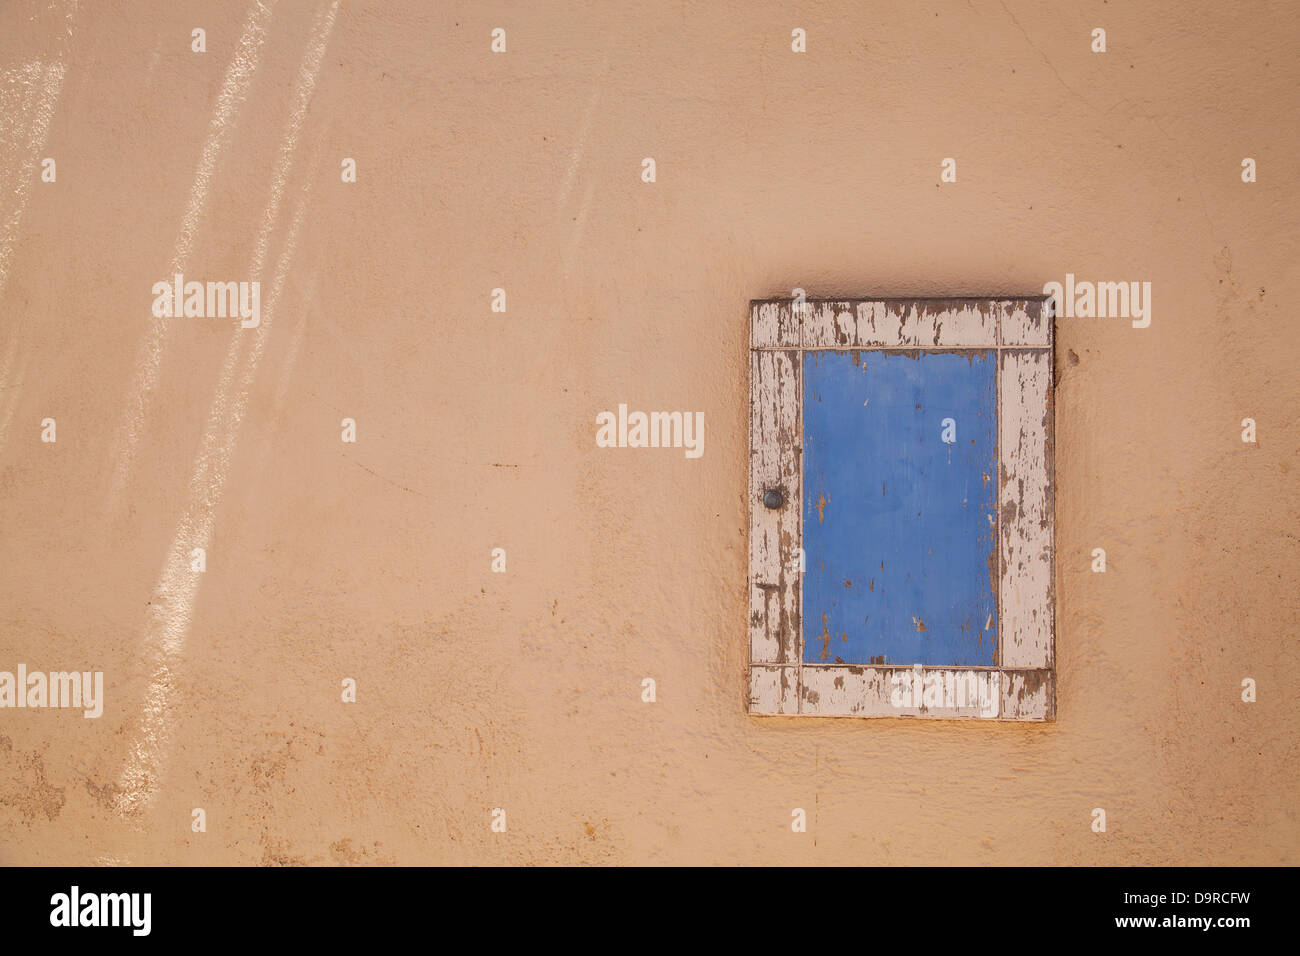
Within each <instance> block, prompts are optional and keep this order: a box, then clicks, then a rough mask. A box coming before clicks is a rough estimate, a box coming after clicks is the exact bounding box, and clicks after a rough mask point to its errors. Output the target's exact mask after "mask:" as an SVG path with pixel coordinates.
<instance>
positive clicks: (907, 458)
mask: <svg viewBox="0 0 1300 956" xmlns="http://www.w3.org/2000/svg"><path fill="white" fill-rule="evenodd" d="M945 419H952V425H951V429H952V430H955V434H953V433H952V431H951V430H950V434H949V436H947V437H952V438H954V439H955V440H954V441H953V443H952V444H948V443H946V442H945V441H944V440H943V439H944V437H945V435H944V429H945V421H944V420H945ZM803 435H804V474H803V499H804V504H803V528H804V532H803V541H804V550H805V552H806V560H807V570H806V572H805V574H804V578H803V621H804V625H803V628H804V661H805V662H806V663H818V662H825V663H836V662H841V663H846V664H872V663H875V664H965V665H987V666H991V665H992V664H993V663H994V660H993V652H994V646H995V642H996V635H997V592H996V584H995V582H996V580H997V563H996V562H997V557H996V544H997V525H996V522H995V520H994V519H995V518H996V511H997V440H996V439H997V376H996V353H995V352H993V351H975V350H971V351H961V352H881V351H862V352H831V351H824V352H819V351H808V352H805V353H804V400H803Z"/></svg>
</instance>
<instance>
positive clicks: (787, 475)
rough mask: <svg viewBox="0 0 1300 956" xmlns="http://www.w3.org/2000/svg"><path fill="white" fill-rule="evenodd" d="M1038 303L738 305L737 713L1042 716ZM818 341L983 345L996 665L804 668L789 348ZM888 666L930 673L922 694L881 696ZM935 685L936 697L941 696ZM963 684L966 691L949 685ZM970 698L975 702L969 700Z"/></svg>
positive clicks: (1046, 364) (1042, 391)
mask: <svg viewBox="0 0 1300 956" xmlns="http://www.w3.org/2000/svg"><path fill="white" fill-rule="evenodd" d="M1049 302H1050V300H1049V299H1048V298H1047V297H1042V298H1028V299H1002V298H954V299H847V300H826V299H808V300H805V301H798V300H793V299H768V300H759V301H754V302H751V303H750V331H751V337H750V362H749V369H750V436H749V594H750V599H749V635H750V638H749V639H750V656H749V712H750V713H751V714H758V715H784V716H806V717H931V718H936V717H937V718H949V719H951V718H971V719H986V720H988V719H991V720H1030V721H1043V720H1054V719H1055V715H1056V680H1055V634H1056V626H1055V555H1054V547H1053V482H1052V451H1053V448H1052V445H1053V440H1054V436H1053V433H1054V427H1053V426H1054V421H1053V416H1054V405H1053V383H1052V365H1053V330H1052V326H1053V322H1052V318H1051V310H1050V305H1049ZM823 349H833V350H863V351H866V350H873V349H875V350H881V349H890V350H898V349H904V350H926V349H931V350H936V349H937V350H944V351H947V350H952V349H992V350H996V352H997V364H996V375H997V396H998V398H997V400H998V422H997V452H998V475H999V480H998V508H997V519H996V520H997V522H998V529H997V541H998V561H999V564H1000V568H999V573H998V577H997V580H998V582H999V584H998V595H997V600H998V605H997V607H998V642H997V647H996V650H995V656H994V666H992V667H934V666H907V665H897V666H867V665H848V664H821V663H817V664H811V663H804V660H803V627H802V581H801V572H800V571H799V570H798V562H799V554H800V549H802V547H803V529H802V515H803V489H802V487H801V481H802V475H803V382H802V380H801V376H802V368H803V363H802V358H803V356H802V353H803V352H804V351H812V350H823ZM771 490H777V491H780V492H781V495H782V498H783V503H782V504H781V505H780V507H777V508H774V509H773V508H768V507H766V506H765V504H764V501H763V498H764V495H765V493H766V492H768V491H771ZM900 671H910V672H911V674H910V675H907V680H909V681H915V682H916V683H915V684H913V685H912V686H916V687H917V688H918V689H919V688H921V687H922V686H925V685H926V683H931V684H933V685H934V686H935V688H936V692H935V693H934V694H933V695H924V694H918V695H917V697H918V698H919V699H914V700H912V701H908V700H906V697H905V696H903V695H899V694H896V693H891V690H893V689H894V688H895V687H896V686H899V685H900V681H903V679H904V675H901V674H899V672H900ZM901 686H908V685H907V684H906V683H903V684H901ZM940 687H943V688H945V689H946V690H947V691H948V692H947V693H939V692H938V689H939V688H940ZM963 689H969V690H968V692H967V693H965V694H961V690H963ZM977 689H978V690H977ZM953 690H957V691H958V694H959V695H960V696H954V695H953V693H952V691H953ZM978 693H983V694H985V695H986V696H985V697H984V698H983V699H982V700H981V699H980V698H979V697H978V695H977V694H978ZM891 697H892V698H893V699H892V700H891ZM927 699H928V703H927ZM900 704H901V705H902V706H900Z"/></svg>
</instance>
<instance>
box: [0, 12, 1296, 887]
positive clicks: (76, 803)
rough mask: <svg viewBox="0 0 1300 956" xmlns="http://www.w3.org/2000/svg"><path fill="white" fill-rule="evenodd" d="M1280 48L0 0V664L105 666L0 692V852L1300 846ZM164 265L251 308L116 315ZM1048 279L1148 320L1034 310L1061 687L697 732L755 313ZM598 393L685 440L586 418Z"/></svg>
mask: <svg viewBox="0 0 1300 956" xmlns="http://www.w3.org/2000/svg"><path fill="white" fill-rule="evenodd" d="M196 26H201V27H203V28H204V29H206V31H207V46H208V51H207V53H205V54H202V55H198V54H193V53H191V52H190V49H189V37H190V30H191V29H192V28H194V27H196ZM497 26H501V27H504V28H505V29H506V30H507V36H508V52H507V53H506V54H504V55H493V54H491V53H490V52H489V42H490V37H489V34H490V31H491V29H492V28H493V27H497ZM1098 26H1100V27H1104V28H1105V29H1106V30H1107V35H1108V46H1109V51H1108V52H1107V53H1105V54H1093V53H1091V52H1090V51H1089V43H1090V32H1091V30H1092V29H1093V28H1094V27H1098ZM794 27H802V28H804V29H806V30H807V31H808V52H807V53H806V54H802V55H796V54H793V53H791V51H790V31H791V29H792V28H794ZM1298 33H1300V28H1298V26H1297V18H1296V16H1295V12H1294V8H1293V7H1292V6H1290V5H1289V4H1271V3H1247V4H1241V5H1224V4H1221V3H1209V2H1200V0H1198V2H1188V3H1184V4H1181V5H1179V7H1178V9H1177V11H1176V12H1170V10H1169V8H1167V7H1166V6H1164V5H1160V4H1154V3H1139V4H1109V5H1107V4H1104V3H1082V4H1074V5H1070V6H1068V7H1057V6H1055V5H1050V6H1049V5H1040V4H1034V3H1023V2H1010V0H1009V2H1006V3H1001V2H988V0H972V2H970V3H964V2H963V3H949V2H936V3H929V4H922V5H913V4H878V5H870V6H867V5H863V4H857V3H819V4H811V5H807V6H805V7H802V8H799V9H793V8H791V6H790V5H789V4H775V3H756V4H751V3H739V2H719V3H712V4H679V3H663V4H627V5H624V6H619V5H608V4H597V3H585V2H584V3H538V4H528V5H519V6H518V7H517V8H516V7H508V6H506V5H496V4H482V3H463V4H450V3H448V4H428V3H423V2H415V0H397V2H383V3H381V2H373V3H360V2H344V3H341V4H340V5H338V7H337V9H336V10H333V9H332V8H331V7H330V5H329V4H327V3H315V4H314V3H308V2H300V0H279V2H277V3H275V4H273V5H268V10H267V13H266V14H265V15H262V14H259V13H258V11H256V10H254V9H252V8H251V7H250V6H249V4H248V3H242V2H241V3H228V4H227V3H222V4H197V3H188V2H168V3H162V2H159V3H130V4H128V3H90V2H83V3H81V4H80V6H79V8H78V9H76V10H75V11H72V12H69V11H68V9H67V5H62V4H57V3H46V2H39V3H38V2H15V3H9V4H5V5H4V6H3V8H2V9H0V73H2V74H3V77H0V84H2V85H0V97H2V98H3V101H2V102H0V374H2V375H3V378H2V380H0V669H6V670H13V669H14V668H15V667H16V666H17V664H18V663H20V662H23V663H26V664H28V665H29V666H30V667H31V668H33V669H35V668H45V669H65V668H78V669H86V670H102V671H103V672H104V675H105V685H106V686H105V691H106V698H107V700H106V704H105V712H104V715H103V716H102V717H101V718H99V719H97V720H87V719H83V718H82V717H81V716H80V714H79V713H72V712H69V711H65V710H27V709H24V710H8V709H6V710H3V711H0V863H40V864H57V863H66V864H72V863H94V862H105V863H107V862H129V863H136V864H146V863H168V864H194V863H216V864H247V863H254V864H257V863H267V864H283V863H311V864H334V863H362V864H375V863H404V864H412V863H430V862H437V863H651V864H666V863H746V864H749V863H785V864H812V863H860V864H931V863H960V864H1013V863H1044V864H1058V863H1061V864H1064V863H1081V864H1128V863H1295V862H1296V861H1297V850H1298V848H1300V825H1298V822H1297V800H1296V789H1297V788H1296V784H1297V750H1296V743H1297V738H1296V727H1297V716H1298V714H1297V706H1296V702H1295V700H1296V689H1297V687H1300V664H1298V663H1297V661H1298V660H1300V658H1298V657H1297V655H1296V654H1295V651H1294V644H1295V636H1296V632H1297V626H1298V625H1300V599H1298V598H1297V590H1296V572H1297V569H1298V567H1300V552H1298V548H1300V542H1298V540H1297V518H1296V508H1295V502H1296V491H1297V484H1296V482H1297V476H1298V475H1300V456H1297V447H1300V428H1297V425H1296V421H1295V417H1296V409H1297V408H1300V388H1298V387H1297V375H1296V363H1297V359H1300V325H1298V324H1297V322H1296V316H1295V308H1294V305H1295V302H1296V301H1297V297H1298V296H1300V273H1298V272H1297V268H1296V259H1295V244H1294V227H1295V210H1296V208H1297V205H1298V204H1297V200H1298V199H1300V195H1298V193H1300V188H1298V187H1297V185H1296V184H1297V182H1298V181H1300V177H1298V175H1297V174H1298V170H1297V154H1298V153H1300V133H1297V127H1296V124H1295V122H1294V117H1295V111H1296V106H1297V101H1296V100H1297V93H1296V90H1297V89H1298V88H1300V82H1298V81H1300V60H1297V58H1296V56H1295V50H1296V44H1297V39H1298V38H1300V37H1298ZM241 38H242V45H241ZM241 50H242V53H241ZM241 56H242V59H238V57H241ZM232 62H234V69H232ZM43 104H44V105H43ZM46 107H48V109H47V111H46V113H44V114H43V113H42V112H41V111H42V109H44V108H46ZM42 116H44V117H45V120H42V119H41V117H42ZM46 120H47V122H46ZM45 156H51V157H54V158H55V159H56V160H57V172H58V178H57V181H56V182H55V183H52V184H49V183H42V182H41V181H40V170H39V165H38V163H39V158H41V157H45ZM1246 156H1250V157H1253V158H1255V159H1256V160H1257V162H1258V164H1259V181H1258V182H1257V183H1255V184H1244V183H1242V181H1241V178H1240V170H1241V167H1240V164H1241V160H1242V158H1243V157H1246ZM343 157H353V158H355V159H356V162H357V170H358V181H357V182H356V183H355V184H344V183H342V182H340V176H339V169H340V162H341V160H342V159H343ZM644 157H653V158H654V159H655V160H656V163H657V174H658V181H657V182H656V183H654V184H652V185H650V184H645V183H643V182H641V179H640V170H641V160H642V159H643V158H644ZM945 157H953V158H955V159H956V161H957V169H958V181H957V182H956V183H944V184H940V181H939V175H940V163H941V161H942V160H943V159H944V158H945ZM295 221H296V222H297V227H296V231H295V227H294V223H295ZM178 258H183V259H184V261H185V270H184V271H185V272H186V274H187V277H192V278H195V279H199V280H208V279H213V280H218V279H219V280H223V281H225V280H231V281H239V280H248V279H250V278H253V277H254V276H253V275H252V272H253V270H254V266H255V265H256V264H257V263H259V262H260V263H261V265H260V270H261V271H260V275H261V281H262V287H263V326H262V328H261V329H260V330H244V331H240V330H239V329H238V328H237V324H236V323H234V322H230V321H226V320H213V319H197V318H191V319H177V320H172V321H170V322H169V323H167V324H166V328H165V329H164V330H162V332H161V333H160V334H158V335H157V336H156V338H151V336H154V332H153V331H152V330H153V328H154V319H153V317H152V316H151V314H150V304H151V300H152V296H151V294H150V288H151V286H152V284H153V283H154V282H156V281H158V280H160V279H163V278H166V277H167V276H168V275H169V274H170V270H171V267H172V264H173V262H175V261H177V259H178ZM1067 272H1072V273H1074V274H1075V275H1076V276H1077V277H1079V278H1080V279H1087V280H1092V281H1149V282H1151V284H1152V290H1153V292H1152V305H1153V309H1152V322H1151V325H1150V327H1149V328H1146V329H1134V328H1132V327H1131V325H1130V323H1129V322H1128V321H1127V320H1126V319H1116V318H1107V319H1096V318H1087V319H1068V318H1062V319H1061V320H1059V323H1058V327H1057V336H1058V337H1057V351H1058V359H1057V361H1058V369H1057V393H1056V414H1057V418H1056V440H1057V446H1056V449H1055V455H1056V459H1055V460H1056V543H1057V572H1056V574H1057V580H1056V593H1057V600H1058V606H1057V614H1058V634H1057V644H1056V661H1057V680H1058V688H1057V717H1056V721H1055V722H1054V723H1052V724H1050V725H1035V726H1017V725H996V726H995V725H989V724H983V723H978V724H972V723H947V722H930V723H926V722H919V721H907V720H880V721H871V722H864V721H855V720H824V721H821V720H819V721H814V722H798V721H794V720H790V719H784V718H758V717H750V716H747V715H746V712H745V710H746V700H747V695H748V692H749V688H748V673H747V663H748V650H749V649H748V634H747V624H746V617H747V601H748V596H747V590H746V562H747V543H746V537H745V534H746V532H745V528H746V514H747V502H746V494H747V490H746V489H747V467H748V462H747V435H748V416H749V411H748V406H747V401H748V368H747V363H748V360H749V359H748V318H749V312H748V303H749V301H750V300H751V299H754V298H763V297H776V296H788V295H790V290H791V289H793V288H795V287H801V288H804V289H806V290H808V293H809V295H817V296H871V295H892V296H933V295H962V294H965V295H997V294H1019V295H1029V294H1037V293H1039V292H1041V290H1042V286H1043V284H1044V283H1045V282H1049V281H1057V282H1061V281H1063V280H1064V276H1065V273H1067ZM277 281H278V283H279V290H280V291H279V293H278V296H277V298H276V302H275V306H274V309H273V310H272V311H271V312H270V313H268V307H267V300H268V299H269V298H270V297H271V292H272V287H273V286H274V285H275V284H276V283H277ZM496 287H504V288H505V289H506V290H507V293H508V311H507V312H506V313H505V314H494V313H492V312H491V311H490V308H489V305H490V295H491V290H492V289H493V288H496ZM241 336H243V337H244V338H243V339H242V340H241V339H240V338H239V337H241ZM255 342H257V343H260V345H255V344H254V343H255ZM151 369H152V370H153V371H150V370H151ZM619 402H628V403H630V404H631V406H632V407H636V408H666V409H690V410H703V411H704V413H705V417H706V424H707V428H706V433H705V437H706V444H705V454H704V456H703V457H702V458H700V459H698V460H688V459H686V458H685V457H684V456H683V455H682V453H681V452H680V451H679V450H635V449H617V450H611V449H599V448H597V447H596V446H595V442H594V432H595V427H594V419H595V415H596V414H597V413H598V412H600V411H602V410H608V409H613V408H616V407H617V405H618V403H619ZM46 417H53V418H55V419H56V420H57V428H58V432H57V435H58V440H57V443H55V444H44V443H42V442H41V441H40V430H41V426H40V422H41V420H42V419H43V418H46ZM344 417H351V418H354V419H355V420H356V422H357V430H358V441H357V442H356V444H343V443H342V442H340V440H339V436H340V427H339V423H340V420H341V419H342V418H344ZM1245 417H1251V418H1254V419H1255V420H1256V421H1257V423H1258V434H1259V440H1258V443H1257V444H1253V445H1251V444H1243V443H1242V441H1241V439H1240V422H1241V420H1242V419H1243V418H1245ZM128 451H129V455H128ZM128 459H129V460H128ZM192 534H199V535H206V540H207V542H208V547H207V551H208V558H207V571H206V573H204V574H203V575H201V576H200V577H199V580H197V582H193V581H191V580H190V579H189V578H188V577H186V575H185V574H184V573H182V571H183V568H182V569H181V570H178V568H177V560H176V558H175V553H176V552H177V548H178V546H179V545H178V542H179V543H180V544H185V543H186V542H187V541H188V540H190V539H189V536H190V535H192ZM494 547H502V548H505V549H506V551H507V554H508V571H507V573H505V574H493V573H491V572H490V570H489V562H490V552H491V549H492V548H494ZM1095 547H1104V548H1105V549H1106V552H1107V557H1108V564H1109V568H1108V570H1107V572H1106V573H1105V574H1094V573H1092V572H1090V570H1089V564H1090V560H1091V558H1090V553H1091V551H1092V549H1093V548H1095ZM184 567H188V564H187V563H186V564H185V565H184ZM345 677H351V678H354V679H355V680H356V681H357V685H358V700H357V702H356V703H355V704H343V703H342V702H341V701H340V690H339V688H340V681H341V680H342V679H343V678H345ZM644 677H653V678H654V679H655V680H656V681H657V689H658V700H657V702H656V703H654V704H646V703H642V701H641V699H640V690H641V681H642V679H643V678H644ZM1244 677H1252V678H1254V679H1256V680H1257V681H1258V684H1259V700H1258V702H1257V703H1254V704H1244V703H1242V702H1241V700H1240V684H1241V680H1242V679H1243V678H1244ZM195 807H202V808H204V809H205V810H206V813H207V832H206V833H193V832H191V826H190V824H191V811H192V809H193V808H195ZM494 807H503V808H505V809H506V810H507V813H508V821H509V829H508V831H507V832H506V833H504V834H495V833H492V832H491V831H490V829H489V822H490V816H489V815H490V812H491V809H492V808H494ZM796 807H801V808H804V809H806V811H807V814H808V832H807V833H806V834H795V833H791V830H790V819H791V816H790V814H791V810H792V809H793V808H796ZM1095 807H1102V808H1104V809H1105V810H1106V813H1107V832H1106V833H1105V834H1096V833H1093V832H1091V830H1090V828H1089V824H1090V823H1091V816H1090V814H1091V811H1092V809H1093V808H1095Z"/></svg>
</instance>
